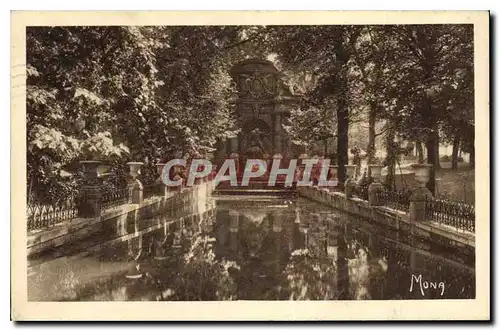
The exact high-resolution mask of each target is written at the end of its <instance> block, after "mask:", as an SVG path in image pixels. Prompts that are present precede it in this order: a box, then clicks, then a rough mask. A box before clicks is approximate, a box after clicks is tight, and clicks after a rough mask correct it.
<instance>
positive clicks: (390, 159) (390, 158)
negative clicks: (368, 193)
mask: <svg viewBox="0 0 500 331" xmlns="http://www.w3.org/2000/svg"><path fill="white" fill-rule="evenodd" d="M385 139H386V141H385V146H386V152H387V156H386V158H385V160H386V164H387V176H386V177H385V185H386V186H387V187H389V188H391V189H394V177H395V168H396V150H395V146H394V131H393V130H392V129H391V130H389V131H387V135H386V138H385Z"/></svg>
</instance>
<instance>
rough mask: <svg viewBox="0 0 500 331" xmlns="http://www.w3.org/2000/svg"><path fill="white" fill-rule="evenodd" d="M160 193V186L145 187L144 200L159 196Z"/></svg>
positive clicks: (143, 191)
mask: <svg viewBox="0 0 500 331" xmlns="http://www.w3.org/2000/svg"><path fill="white" fill-rule="evenodd" d="M158 193H159V185H156V184H150V185H144V186H143V188H142V197H143V199H148V198H151V197H153V196H156V195H158Z"/></svg>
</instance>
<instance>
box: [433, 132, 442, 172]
mask: <svg viewBox="0 0 500 331" xmlns="http://www.w3.org/2000/svg"><path fill="white" fill-rule="evenodd" d="M436 126H437V124H436ZM434 130H436V134H435V137H434V139H435V144H436V147H435V151H436V165H435V168H436V170H439V169H441V163H440V162H439V131H437V128H435V129H434Z"/></svg>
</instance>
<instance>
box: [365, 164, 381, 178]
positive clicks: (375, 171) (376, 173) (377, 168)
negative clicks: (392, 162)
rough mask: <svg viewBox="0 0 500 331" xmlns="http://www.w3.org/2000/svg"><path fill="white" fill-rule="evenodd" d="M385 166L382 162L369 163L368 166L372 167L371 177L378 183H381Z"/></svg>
mask: <svg viewBox="0 0 500 331" xmlns="http://www.w3.org/2000/svg"><path fill="white" fill-rule="evenodd" d="M383 167H384V166H383V165H380V164H369V165H368V168H369V169H370V173H371V177H372V178H373V181H374V182H376V183H380V181H381V179H382V168H383Z"/></svg>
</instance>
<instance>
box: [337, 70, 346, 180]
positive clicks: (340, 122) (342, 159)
mask: <svg viewBox="0 0 500 331" xmlns="http://www.w3.org/2000/svg"><path fill="white" fill-rule="evenodd" d="M338 79H339V86H340V91H342V92H341V94H340V95H339V97H338V99H337V133H338V139H337V165H338V167H339V168H338V181H339V188H340V189H343V188H344V182H345V180H346V170H345V165H346V164H348V162H349V151H348V149H349V148H348V144H349V110H348V108H347V99H346V97H347V96H346V91H347V70H346V67H345V66H343V68H342V69H341V70H340V72H339V76H338Z"/></svg>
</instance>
